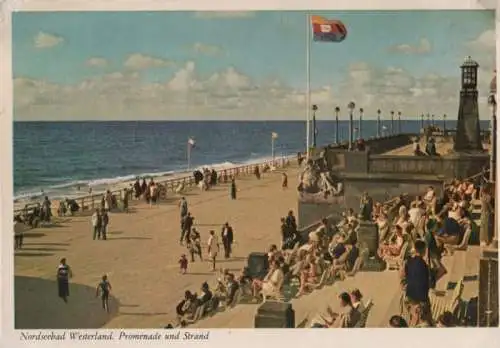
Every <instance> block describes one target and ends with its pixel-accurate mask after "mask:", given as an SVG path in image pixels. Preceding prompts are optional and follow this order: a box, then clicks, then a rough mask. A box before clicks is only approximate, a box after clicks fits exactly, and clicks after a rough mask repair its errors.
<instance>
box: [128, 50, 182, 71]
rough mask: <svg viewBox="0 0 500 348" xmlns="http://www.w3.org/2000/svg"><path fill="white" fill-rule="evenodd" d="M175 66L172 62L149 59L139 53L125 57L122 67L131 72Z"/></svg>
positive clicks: (154, 58)
mask: <svg viewBox="0 0 500 348" xmlns="http://www.w3.org/2000/svg"><path fill="white" fill-rule="evenodd" d="M173 65H175V64H174V62H173V61H171V60H168V59H163V58H158V57H151V56H147V55H144V54H141V53H134V54H131V55H130V56H128V57H127V59H126V60H125V62H124V63H123V66H124V67H125V68H128V69H132V70H145V69H151V68H163V67H169V66H173Z"/></svg>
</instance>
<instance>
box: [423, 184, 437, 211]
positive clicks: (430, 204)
mask: <svg viewBox="0 0 500 348" xmlns="http://www.w3.org/2000/svg"><path fill="white" fill-rule="evenodd" d="M424 203H425V205H426V206H427V209H428V210H430V211H432V212H434V208H435V207H434V205H435V204H436V192H435V191H434V187H432V186H429V187H428V188H427V192H426V194H425V195H424Z"/></svg>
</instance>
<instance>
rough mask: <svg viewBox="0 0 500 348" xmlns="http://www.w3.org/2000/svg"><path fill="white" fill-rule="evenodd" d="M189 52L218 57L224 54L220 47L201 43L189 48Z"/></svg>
mask: <svg viewBox="0 0 500 348" xmlns="http://www.w3.org/2000/svg"><path fill="white" fill-rule="evenodd" d="M191 51H193V52H194V53H196V54H202V55H205V56H219V55H222V54H223V53H224V50H223V49H222V47H220V46H217V45H209V44H204V43H201V42H195V43H194V44H193V46H192V47H191Z"/></svg>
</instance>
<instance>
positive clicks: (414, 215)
mask: <svg viewBox="0 0 500 348" xmlns="http://www.w3.org/2000/svg"><path fill="white" fill-rule="evenodd" d="M424 213H425V211H424V210H423V209H422V208H420V206H419V205H418V203H417V202H413V203H412V204H411V208H410V210H408V215H409V216H410V222H411V224H412V225H413V226H415V227H416V226H418V223H419V222H420V219H421V218H422V216H423V215H424Z"/></svg>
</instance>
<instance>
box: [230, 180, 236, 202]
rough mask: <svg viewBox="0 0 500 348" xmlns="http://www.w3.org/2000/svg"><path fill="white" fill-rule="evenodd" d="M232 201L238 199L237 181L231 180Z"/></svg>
mask: <svg viewBox="0 0 500 348" xmlns="http://www.w3.org/2000/svg"><path fill="white" fill-rule="evenodd" d="M231 199H236V181H235V180H234V178H231Z"/></svg>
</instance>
